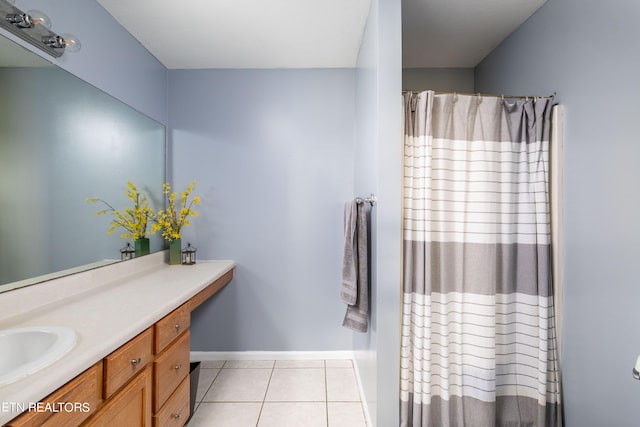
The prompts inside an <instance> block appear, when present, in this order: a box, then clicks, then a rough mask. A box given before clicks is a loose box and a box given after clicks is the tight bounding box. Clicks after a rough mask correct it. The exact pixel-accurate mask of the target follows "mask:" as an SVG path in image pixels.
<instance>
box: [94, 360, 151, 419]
mask: <svg viewBox="0 0 640 427" xmlns="http://www.w3.org/2000/svg"><path fill="white" fill-rule="evenodd" d="M151 386H152V381H151V368H146V369H145V370H143V371H142V372H141V373H140V374H138V375H137V376H136V377H135V378H134V379H133V381H131V382H130V383H129V384H127V385H126V386H125V387H124V388H123V389H122V390H120V391H119V392H118V393H116V394H115V396H114V397H113V398H112V399H110V400H109V401H107V403H106V404H105V405H104V406H103V407H102V408H101V409H100V411H98V412H97V413H96V414H95V415H94V416H93V417H92V418H90V419H89V420H88V421H87V422H86V423H85V424H83V425H84V426H86V427H107V426H110V427H121V426H127V427H151V420H152V417H151Z"/></svg>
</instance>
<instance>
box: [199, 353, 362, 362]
mask: <svg viewBox="0 0 640 427" xmlns="http://www.w3.org/2000/svg"><path fill="white" fill-rule="evenodd" d="M353 356H354V355H353V352H352V351H349V350H344V351H192V352H191V360H192V361H203V360H296V359H297V360H334V359H353V358H354V357H353Z"/></svg>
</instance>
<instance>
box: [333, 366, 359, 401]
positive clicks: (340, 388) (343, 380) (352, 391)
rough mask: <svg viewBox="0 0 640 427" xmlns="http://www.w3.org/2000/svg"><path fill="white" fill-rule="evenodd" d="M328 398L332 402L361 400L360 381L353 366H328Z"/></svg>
mask: <svg viewBox="0 0 640 427" xmlns="http://www.w3.org/2000/svg"><path fill="white" fill-rule="evenodd" d="M327 400H329V401H332V402H356V401H358V402H359V401H360V392H359V390H358V382H357V381H356V374H355V372H354V371H353V368H327Z"/></svg>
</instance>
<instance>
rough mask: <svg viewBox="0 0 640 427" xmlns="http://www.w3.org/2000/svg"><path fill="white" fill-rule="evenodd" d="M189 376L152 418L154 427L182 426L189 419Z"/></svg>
mask: <svg viewBox="0 0 640 427" xmlns="http://www.w3.org/2000/svg"><path fill="white" fill-rule="evenodd" d="M189 390H190V385H189V376H188V375H187V376H186V377H185V378H184V379H183V380H182V382H181V383H180V385H179V386H178V388H177V389H176V391H175V392H173V394H172V395H171V397H170V398H169V400H167V402H166V403H165V404H164V405H163V406H162V408H161V409H160V410H159V411H158V412H157V413H156V414H155V415H154V416H153V426H154V427H165V426H182V425H184V423H185V421H186V420H187V419H188V418H189Z"/></svg>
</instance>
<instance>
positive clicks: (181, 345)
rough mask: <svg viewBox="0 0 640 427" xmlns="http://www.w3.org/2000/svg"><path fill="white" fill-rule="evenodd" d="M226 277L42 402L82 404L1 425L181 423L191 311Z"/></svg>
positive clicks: (27, 415) (186, 387) (128, 426)
mask: <svg viewBox="0 0 640 427" xmlns="http://www.w3.org/2000/svg"><path fill="white" fill-rule="evenodd" d="M232 277H233V270H231V271H229V272H228V273H226V274H224V275H223V276H222V277H220V278H219V279H217V280H216V281H214V282H213V283H211V284H210V285H209V286H208V287H207V288H205V289H203V290H202V291H200V292H199V293H198V294H196V295H195V296H193V297H192V298H191V299H190V300H188V301H186V302H185V303H184V304H183V305H182V306H180V307H178V308H176V309H175V310H173V311H172V312H171V313H169V314H167V315H166V316H165V317H163V318H162V319H160V320H158V321H157V322H156V323H154V324H153V325H149V327H148V328H147V329H145V330H144V331H142V332H141V333H140V334H138V335H137V336H136V337H134V338H133V339H131V340H130V341H128V342H127V343H125V344H123V345H122V346H121V347H120V348H118V349H117V350H115V351H114V352H112V353H111V354H109V355H107V356H105V357H104V358H103V359H102V360H101V361H99V362H98V363H97V364H96V365H94V366H93V367H91V368H90V369H88V370H87V371H85V372H84V373H82V374H80V375H79V376H78V377H76V378H75V379H73V380H72V381H70V382H69V383H67V384H66V385H65V386H63V387H61V388H60V389H59V390H57V391H55V392H54V393H52V394H51V395H50V396H48V397H47V398H46V399H44V400H43V404H46V403H50V404H55V403H56V402H58V403H60V402H66V403H72V404H79V405H83V406H82V407H81V408H79V410H74V411H59V412H52V411H41V412H38V411H34V412H26V413H24V414H22V415H20V416H18V417H17V418H15V419H13V420H12V421H10V422H9V423H8V424H6V426H7V427H36V426H37V427H40V426H46V427H58V426H60V427H67V426H79V425H81V426H91V427H103V426H113V427H120V426H126V427H150V426H151V425H152V423H153V425H154V426H162V427H164V426H171V427H173V426H175V427H181V426H183V425H184V423H185V422H186V421H187V419H188V418H189V397H190V396H189V393H190V381H189V364H190V363H189V351H190V350H189V348H190V346H189V344H190V337H191V335H190V331H189V328H190V322H191V312H192V311H193V310H194V309H195V308H196V307H197V306H198V305H200V304H201V303H202V302H204V301H205V300H206V299H207V298H209V297H211V296H212V295H213V294H215V293H216V292H217V291H218V290H220V289H221V288H222V287H223V286H224V285H226V284H227V283H229V281H231V279H232ZM84 409H86V410H84Z"/></svg>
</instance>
